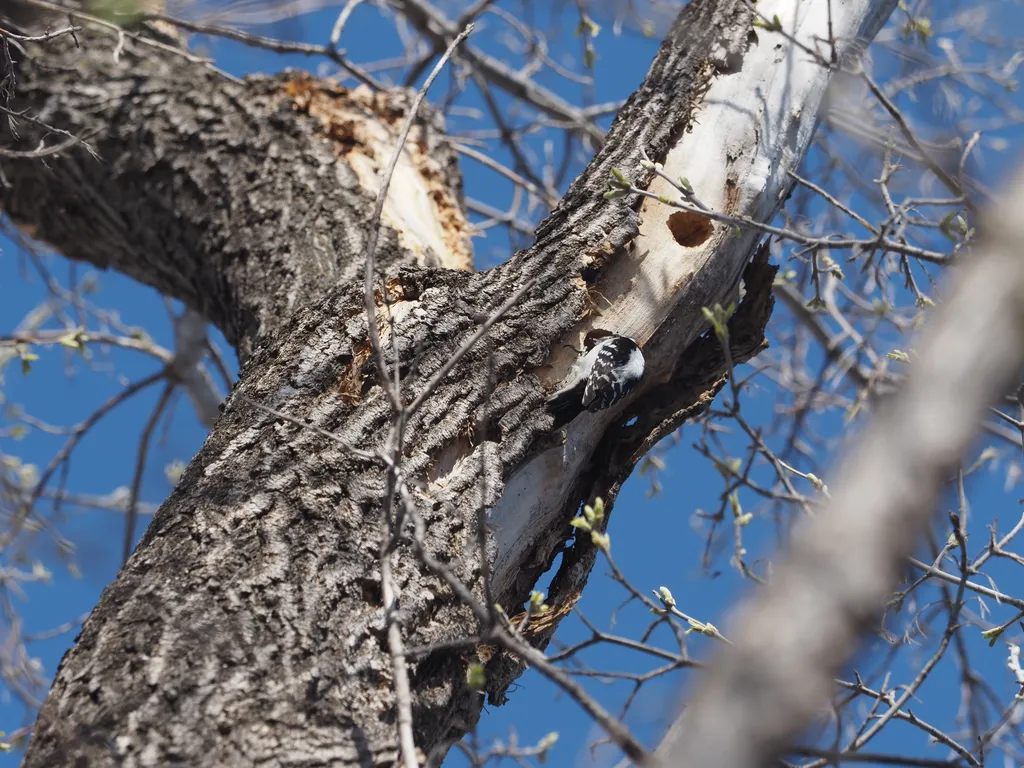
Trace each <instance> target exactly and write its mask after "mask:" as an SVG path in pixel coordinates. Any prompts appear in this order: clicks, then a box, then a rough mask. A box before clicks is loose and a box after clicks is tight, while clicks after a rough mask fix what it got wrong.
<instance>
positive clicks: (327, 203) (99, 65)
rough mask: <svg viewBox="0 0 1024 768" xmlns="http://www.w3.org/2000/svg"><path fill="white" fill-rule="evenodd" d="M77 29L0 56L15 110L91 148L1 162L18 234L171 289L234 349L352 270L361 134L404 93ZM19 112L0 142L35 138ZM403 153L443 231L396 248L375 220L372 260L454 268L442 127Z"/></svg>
mask: <svg viewBox="0 0 1024 768" xmlns="http://www.w3.org/2000/svg"><path fill="white" fill-rule="evenodd" d="M78 39H79V40H80V41H81V47H80V48H79V47H76V46H75V44H74V41H73V40H72V39H71V38H70V37H62V38H58V39H56V40H52V41H49V42H47V43H46V45H45V47H44V46H37V47H35V48H32V49H30V50H31V52H32V56H31V57H18V58H21V61H19V62H18V70H17V85H16V93H17V98H16V101H15V107H16V108H17V109H18V110H26V109H27V110H28V114H30V115H34V116H36V117H38V118H39V119H40V120H42V121H44V122H46V123H48V124H52V125H55V126H58V127H64V128H67V129H70V130H72V131H73V132H74V133H75V135H77V136H79V137H82V138H84V139H87V140H88V142H89V143H90V144H91V145H92V146H93V147H94V148H95V150H96V152H97V154H98V155H99V157H98V158H97V157H93V156H90V155H89V154H87V153H85V152H82V151H79V152H75V153H69V154H66V155H64V156H63V157H61V158H60V159H59V160H54V161H52V162H47V163H42V162H39V161H38V160H36V159H28V158H26V159H15V160H4V161H3V164H2V166H0V169H2V171H3V173H4V175H5V177H6V179H7V182H8V184H9V185H8V186H3V185H0V206H2V207H3V210H4V211H5V212H6V213H7V214H8V215H9V216H10V217H11V218H12V219H13V220H14V221H15V222H16V223H18V224H19V225H21V226H22V227H23V228H24V229H25V230H26V231H27V232H28V233H30V234H32V235H33V236H36V237H38V238H40V239H43V240H45V241H46V242H48V243H49V244H50V245H52V246H53V247H54V248H55V249H56V250H58V251H60V252H61V253H63V254H64V255H65V256H67V257H68V258H71V259H77V260H80V261H84V262H88V263H90V264H93V265H95V266H97V267H100V268H104V269H106V268H112V269H117V270H118V271H120V272H123V273H124V274H126V275H129V276H130V277H133V278H135V279H137V280H139V281H140V282H143V283H146V284H148V285H151V286H153V287H154V288H156V289H157V290H159V291H160V292H161V293H164V294H166V295H169V296H173V297H175V298H178V299H181V300H182V301H183V302H185V303H186V304H187V305H188V306H189V307H191V308H192V309H194V310H196V311H197V312H199V313H200V314H202V315H203V316H204V317H206V318H207V319H208V320H209V321H210V322H212V323H214V324H215V325H217V326H218V327H219V328H220V329H221V330H222V331H223V332H224V334H225V336H226V337H227V339H228V341H229V342H231V343H232V344H234V345H235V347H236V348H237V349H238V351H239V352H240V353H242V354H243V355H244V354H245V353H247V351H248V349H249V347H250V344H251V342H252V341H254V340H256V339H258V338H259V337H260V336H262V335H272V334H274V333H275V332H276V331H277V330H278V328H279V324H280V323H282V322H285V323H287V322H289V320H290V318H291V316H292V314H293V313H294V311H295V309H296V308H297V307H298V306H299V305H301V304H305V303H308V302H310V301H312V300H315V299H317V298H320V297H322V296H324V295H325V294H326V293H327V292H328V291H329V290H331V289H333V288H334V287H335V286H336V285H337V284H339V283H344V282H348V281H351V280H352V279H353V278H356V277H358V276H361V275H362V264H363V261H362V251H363V248H364V241H365V229H366V222H367V220H368V219H369V216H370V212H371V211H372V210H373V202H374V196H375V189H373V188H368V186H369V184H368V180H367V179H366V174H365V172H363V173H362V174H361V172H362V171H363V169H364V167H365V166H366V165H367V164H368V162H372V161H376V162H377V163H381V164H382V163H384V162H386V159H387V158H386V156H385V157H383V158H376V157H373V155H374V154H375V150H377V149H378V147H377V146H375V145H376V143H377V142H376V141H374V139H375V138H376V135H377V134H378V133H380V127H379V126H384V127H389V126H392V125H394V124H395V123H397V122H399V121H400V119H401V117H402V116H403V114H404V109H405V107H406V106H407V103H408V94H406V93H404V92H395V93H391V94H378V95H375V96H374V95H370V94H369V93H368V92H364V91H365V89H363V90H360V91H357V92H354V93H353V92H348V91H346V90H345V89H341V88H337V87H335V86H332V85H331V84H330V83H327V82H321V81H314V80H313V79H312V78H310V77H309V76H308V75H305V74H303V73H288V74H284V75H281V76H278V77H261V76H254V77H249V78H246V80H245V81H244V82H242V83H239V82H237V81H235V80H234V79H233V78H228V77H227V76H225V75H223V74H221V73H220V72H219V71H217V70H215V69H213V68H211V67H208V66H204V65H203V64H201V63H199V62H196V61H190V60H189V59H188V58H185V57H183V56H181V55H175V54H174V53H169V52H167V51H164V50H161V49H157V48H153V47H150V46H145V45H141V44H137V43H133V42H132V41H131V40H130V39H129V40H128V41H126V43H125V46H124V50H123V52H122V53H121V54H120V56H119V60H118V61H116V62H115V61H114V58H113V56H112V48H113V46H114V44H115V41H116V40H115V39H111V35H110V34H104V33H103V32H102V31H97V30H91V29H88V28H87V29H85V30H83V31H82V32H80V33H79V34H78ZM14 53H15V56H16V57H17V51H15V52H14ZM54 65H61V66H64V67H66V69H65V70H64V71H60V70H55V69H54V68H53V67H54ZM424 111H426V110H424ZM19 122H20V125H19V133H20V134H21V136H22V141H21V142H20V143H16V142H15V141H14V140H13V138H12V136H11V135H10V134H9V133H8V132H7V131H6V130H4V131H3V133H2V135H0V146H3V145H7V146H9V147H14V146H17V147H18V148H20V149H25V148H34V147H35V146H36V144H37V143H38V138H39V135H40V130H39V129H38V128H35V127H34V126H32V125H30V124H26V123H24V121H19ZM375 128H376V130H374V129H375ZM325 137H326V138H328V139H330V140H325ZM407 147H408V148H409V154H410V155H411V163H412V164H414V165H415V166H417V168H418V169H419V170H420V171H421V177H422V184H423V185H424V186H427V185H429V186H431V187H433V188H434V189H436V191H437V194H438V198H439V203H438V206H439V207H441V208H443V209H444V213H445V214H447V218H446V223H448V224H449V226H448V227H447V242H445V243H444V244H443V245H444V246H445V247H444V248H440V247H439V248H432V249H429V250H426V249H420V252H418V253H413V252H411V251H410V249H409V247H408V246H407V244H405V243H402V242H400V240H399V236H398V234H397V233H396V229H395V228H394V227H393V226H385V228H384V230H383V232H382V236H381V241H380V244H379V247H378V253H377V260H378V263H379V264H381V266H384V267H386V266H388V265H391V264H417V263H419V264H426V265H430V266H445V267H453V268H468V267H470V266H471V256H470V246H469V241H468V228H467V227H466V224H465V221H464V219H463V217H462V215H461V210H460V206H461V199H460V198H461V179H460V176H459V174H458V169H457V166H456V163H455V159H454V152H452V151H451V149H450V148H448V147H447V145H446V144H445V143H444V141H443V121H441V120H439V119H436V118H435V119H433V121H432V124H431V123H426V124H424V125H422V126H421V129H420V130H419V131H418V132H417V134H416V135H414V137H413V141H410V142H409V143H408V145H407ZM377 154H379V152H378V153H377ZM439 217H440V216H439ZM385 223H386V224H387V223H388V222H387V221H386V222H385Z"/></svg>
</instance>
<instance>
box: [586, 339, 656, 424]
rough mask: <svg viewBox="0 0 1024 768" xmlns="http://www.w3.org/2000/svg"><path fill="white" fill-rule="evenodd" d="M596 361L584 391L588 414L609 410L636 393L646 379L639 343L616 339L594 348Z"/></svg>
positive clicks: (608, 340) (603, 342)
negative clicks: (640, 382) (641, 380)
mask: <svg viewBox="0 0 1024 768" xmlns="http://www.w3.org/2000/svg"><path fill="white" fill-rule="evenodd" d="M594 352H595V353H596V359H595V360H594V365H593V367H592V368H591V369H590V373H589V375H588V376H587V383H586V387H585V388H584V390H583V407H584V408H586V409H587V410H588V411H600V410H602V409H603V408H610V407H611V406H613V405H614V404H615V403H617V402H618V401H619V400H621V399H622V398H624V397H625V396H626V395H628V394H629V393H630V392H632V391H633V389H634V387H636V385H637V383H638V382H639V381H640V379H641V378H642V377H643V373H644V356H643V353H642V352H641V351H640V348H639V347H638V346H637V344H636V342H635V341H633V340H632V339H629V338H626V337H625V336H613V337H612V338H610V339H607V340H605V341H602V342H600V343H599V344H598V345H597V347H596V348H595V350H594Z"/></svg>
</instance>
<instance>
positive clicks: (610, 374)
mask: <svg viewBox="0 0 1024 768" xmlns="http://www.w3.org/2000/svg"><path fill="white" fill-rule="evenodd" d="M583 343H584V346H585V347H586V348H587V351H585V352H582V353H581V354H580V357H579V359H578V360H577V361H576V364H575V365H574V366H573V369H572V370H571V371H570V372H569V376H568V378H566V380H565V384H564V385H563V386H562V387H561V388H560V389H559V390H558V391H557V392H555V393H554V394H553V395H551V397H549V398H548V403H547V407H548V411H549V412H550V413H551V414H552V415H553V416H554V417H555V427H556V428H557V427H562V426H565V425H566V424H568V423H569V422H570V421H572V420H573V419H575V418H576V417H577V416H579V415H580V414H581V413H582V412H583V409H584V408H585V409H586V410H588V411H600V410H602V409H604V408H610V407H611V406H613V405H615V403H617V402H619V400H621V399H622V398H624V397H625V396H626V395H628V394H629V393H630V392H632V391H633V388H634V387H636V385H637V384H638V383H639V381H640V379H642V378H643V376H644V355H643V352H641V351H640V347H639V346H638V345H637V343H636V342H635V341H633V340H632V339H631V338H629V337H627V336H619V335H617V334H614V333H610V332H609V331H602V330H596V329H595V330H593V331H591V332H590V333H588V334H587V336H586V339H585V340H584V342H583Z"/></svg>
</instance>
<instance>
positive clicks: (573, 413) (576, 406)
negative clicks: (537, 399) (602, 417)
mask: <svg viewBox="0 0 1024 768" xmlns="http://www.w3.org/2000/svg"><path fill="white" fill-rule="evenodd" d="M585 386H586V381H580V382H579V384H577V385H576V386H574V387H569V388H567V389H563V390H561V391H560V392H556V393H555V394H553V395H552V396H551V397H549V398H548V403H547V407H548V413H550V414H551V415H552V416H554V417H555V424H554V428H555V429H558V428H559V427H564V426H565V425H566V424H568V423H569V422H570V421H572V420H573V419H575V418H576V417H577V416H579V415H580V413H582V412H583V388H584V387H585Z"/></svg>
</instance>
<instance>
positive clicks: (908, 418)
mask: <svg viewBox="0 0 1024 768" xmlns="http://www.w3.org/2000/svg"><path fill="white" fill-rule="evenodd" d="M1022 208H1024V166H1022V167H1021V168H1019V169H1018V170H1017V172H1016V174H1015V175H1014V177H1013V178H1012V180H1011V182H1010V184H1009V185H1008V187H1007V188H1006V190H1005V193H1004V194H1003V195H1002V196H1001V198H999V202H998V203H997V204H995V205H994V206H993V208H992V209H991V210H990V211H989V212H988V215H987V216H986V217H985V219H984V221H983V237H984V241H983V243H980V244H979V247H978V249H977V250H976V251H975V254H976V255H975V256H974V257H973V258H972V259H971V260H970V262H968V263H967V264H965V265H964V266H963V267H962V270H961V272H960V274H959V275H958V276H957V277H956V279H955V281H954V283H953V284H952V286H951V290H950V293H949V296H948V298H947V300H946V302H945V306H944V307H942V308H941V309H940V311H939V312H938V314H937V315H936V317H935V319H934V321H933V322H932V323H930V325H929V326H928V327H927V329H926V331H925V332H924V334H923V335H922V338H921V342H920V344H919V345H917V347H916V348H917V349H918V351H919V357H918V359H917V360H916V361H915V363H914V364H913V366H911V367H910V373H909V375H908V377H907V380H906V383H905V385H904V386H903V388H902V389H901V390H900V391H899V392H898V394H895V395H894V396H892V397H891V399H888V400H887V401H885V402H882V403H881V404H880V405H879V410H878V413H877V414H876V417H875V418H874V419H873V421H872V423H871V424H870V425H869V426H868V427H867V429H866V430H865V432H864V434H863V435H862V436H861V437H860V439H859V440H858V441H857V444H856V445H855V447H854V448H853V450H851V452H850V453H849V455H848V456H847V458H846V460H845V461H844V462H843V464H842V467H841V469H840V471H839V475H838V478H837V482H836V483H835V485H834V488H835V490H834V493H833V497H832V501H831V503H830V504H829V505H828V506H827V507H826V510H825V512H824V513H823V514H821V515H820V516H819V517H817V518H816V519H814V520H813V521H810V522H808V524H806V525H803V526H798V528H797V530H796V531H795V533H794V538H793V544H792V548H791V550H790V552H789V554H788V556H787V558H786V560H785V561H784V562H783V564H782V565H781V567H780V568H779V569H778V570H777V571H776V572H775V574H774V577H773V578H772V580H771V583H770V585H769V586H768V587H766V588H765V589H764V590H763V591H762V592H761V593H760V594H758V595H757V596H756V597H755V598H753V599H751V600H750V601H749V602H747V604H746V605H744V606H743V607H742V608H741V609H740V610H739V611H738V612H737V615H736V618H735V621H734V629H733V630H732V631H731V632H729V633H728V634H729V637H730V638H731V639H732V640H733V644H732V645H729V646H727V647H724V648H722V649H720V651H719V654H718V656H717V658H716V659H715V661H714V663H713V664H712V665H711V667H710V669H709V672H708V674H707V677H706V678H705V679H704V680H703V681H702V684H701V685H700V687H699V689H698V691H697V694H696V696H695V697H694V699H693V703H692V704H691V705H690V706H689V707H688V708H687V710H686V712H685V713H684V714H683V715H682V716H681V717H680V719H679V720H677V721H676V723H675V724H674V725H673V727H672V728H671V729H670V731H669V733H668V735H667V736H666V738H665V740H664V742H663V743H662V745H661V747H660V748H659V750H658V753H657V754H658V757H659V758H660V759H661V761H662V764H664V765H674V766H708V765H728V766H732V768H746V767H747V766H762V765H770V764H773V760H774V758H775V757H776V756H777V755H778V754H780V752H781V751H782V750H784V749H785V748H786V746H787V744H788V743H789V742H790V741H791V740H792V739H794V738H795V737H796V736H798V735H799V734H800V733H801V732H802V730H803V729H804V728H806V727H807V726H808V725H810V724H811V721H812V720H813V718H814V717H815V716H816V715H818V714H820V713H821V712H822V711H823V708H824V707H826V706H827V702H828V699H829V694H830V692H831V690H832V687H833V679H834V677H835V675H836V674H837V673H838V672H839V670H840V667H841V665H842V664H844V663H845V662H846V661H847V660H848V659H849V658H850V657H851V656H852V654H853V653H854V652H855V651H856V649H857V647H858V641H859V640H860V639H861V636H862V635H863V634H865V633H866V632H867V631H868V630H869V629H870V628H871V627H872V626H873V623H874V622H875V621H876V620H877V619H878V617H879V615H880V613H881V608H882V606H883V604H884V601H885V599H886V597H887V596H888V595H889V593H890V592H891V591H892V589H893V587H894V586H895V585H896V583H897V579H898V577H899V574H900V571H901V568H902V567H903V566H904V564H905V563H906V560H907V558H908V557H909V556H910V555H911V554H912V553H913V551H914V548H915V545H916V543H917V541H918V534H919V533H920V532H921V531H922V530H923V529H924V528H925V526H926V525H927V524H928V522H929V520H930V518H931V515H932V513H933V511H934V510H935V507H936V504H937V502H938V500H939V496H940V493H941V491H942V489H943V487H944V486H945V485H946V484H947V482H948V480H949V478H950V477H951V474H952V473H955V471H956V468H957V465H958V462H959V461H960V457H961V455H962V454H963V453H964V451H965V450H966V449H967V448H968V447H969V446H970V443H971V441H972V440H974V439H975V437H976V436H977V434H978V430H979V427H980V425H981V421H982V418H983V417H984V415H985V413H986V411H987V409H988V407H989V405H990V404H991V403H992V402H993V401H995V399H996V398H997V397H999V396H1000V395H1001V394H1003V393H1004V392H1005V391H1006V390H1007V389H1008V388H1010V387H1011V385H1012V384H1013V382H1014V381H1015V379H1016V377H1017V375H1018V374H1019V370H1020V366H1021V364H1022V363H1024V248H1022V246H1021V243H1022V242H1024V220H1022V218H1021V216H1020V211H1021V210H1022ZM952 517H953V520H954V530H955V532H954V538H955V539H956V542H955V544H954V547H955V548H956V549H957V550H959V551H960V552H961V553H965V546H966V545H965V536H964V532H963V530H962V528H961V522H960V520H959V519H958V518H957V517H956V516H955V515H953V516H952ZM958 559H960V558H958ZM963 561H964V562H965V561H966V554H964V556H963ZM968 575H969V570H968V569H967V568H966V567H964V568H963V569H962V573H961V578H960V589H961V590H962V589H963V588H964V587H965V584H966V580H967V577H968ZM910 693H911V692H909V691H908V692H907V695H908V696H909V694H910ZM904 703H905V702H904V701H903V699H902V697H900V698H899V700H897V701H896V702H895V703H894V704H892V707H893V708H894V709H897V710H898V709H899V708H900V707H902V706H903V705H904ZM882 714H883V715H884V713H882Z"/></svg>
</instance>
